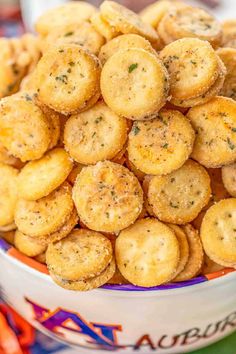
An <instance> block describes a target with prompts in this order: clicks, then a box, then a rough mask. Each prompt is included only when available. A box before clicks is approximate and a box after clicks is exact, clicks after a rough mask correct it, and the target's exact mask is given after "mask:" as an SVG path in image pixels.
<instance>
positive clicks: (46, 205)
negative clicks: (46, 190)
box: [15, 182, 74, 237]
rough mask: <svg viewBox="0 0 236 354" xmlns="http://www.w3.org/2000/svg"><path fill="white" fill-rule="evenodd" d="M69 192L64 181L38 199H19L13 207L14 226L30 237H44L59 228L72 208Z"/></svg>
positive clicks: (69, 188)
mask: <svg viewBox="0 0 236 354" xmlns="http://www.w3.org/2000/svg"><path fill="white" fill-rule="evenodd" d="M71 192H72V191H71V186H70V185H69V184H68V183H66V182H65V183H63V184H62V185H61V186H60V187H59V188H58V189H56V190H54V191H53V192H52V193H51V194H49V195H48V196H46V197H44V198H41V199H39V200H36V201H30V200H24V199H19V200H18V201H17V204H16V209H15V223H16V226H17V227H18V229H19V230H20V231H21V232H23V233H24V234H27V235H29V236H31V237H46V236H47V235H50V234H51V233H54V232H56V231H58V230H60V228H61V227H62V226H63V225H64V224H65V222H66V221H67V220H68V219H69V218H70V216H71V213H72V211H73V208H74V204H73V200H72V196H71Z"/></svg>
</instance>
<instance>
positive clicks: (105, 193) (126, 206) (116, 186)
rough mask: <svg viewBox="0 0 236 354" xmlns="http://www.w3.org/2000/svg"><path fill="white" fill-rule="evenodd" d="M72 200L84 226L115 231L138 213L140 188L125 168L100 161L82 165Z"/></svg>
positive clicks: (139, 210)
mask: <svg viewBox="0 0 236 354" xmlns="http://www.w3.org/2000/svg"><path fill="white" fill-rule="evenodd" d="M73 200H74V202H75V206H76V208H77V211H78V214H79V217H80V219H81V221H82V222H83V223H84V224H85V225H86V226H87V227H89V228H90V229H92V230H95V231H101V232H102V231H103V232H117V231H119V230H122V229H124V228H125V227H128V226H129V225H131V224H132V223H133V222H134V221H135V220H136V219H137V217H138V216H139V214H140V213H141V211H142V207H143V191H142V188H141V186H140V184H139V181H138V180H137V178H136V177H135V176H134V174H133V173H132V172H130V171H129V170H128V169H127V168H125V167H123V166H122V165H120V164H116V163H114V162H111V161H104V162H98V163H97V164H96V165H94V166H87V167H84V168H83V169H82V171H81V172H80V174H79V175H78V177H77V179H76V182H75V184H74V187H73Z"/></svg>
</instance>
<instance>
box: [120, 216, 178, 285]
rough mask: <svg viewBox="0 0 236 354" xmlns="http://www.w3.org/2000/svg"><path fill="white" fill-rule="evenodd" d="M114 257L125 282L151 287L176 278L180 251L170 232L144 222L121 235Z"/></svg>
mask: <svg viewBox="0 0 236 354" xmlns="http://www.w3.org/2000/svg"><path fill="white" fill-rule="evenodd" d="M115 255H116V261H117V267H118V268H119V270H120V272H121V274H122V275H123V276H124V277H125V279H127V280H128V281H130V282H131V283H132V284H134V285H139V286H145V287H151V286H157V285H160V284H163V283H166V282H168V281H170V280H171V279H172V278H173V277H174V276H175V273H176V270H177V268H178V264H179V259H180V250H179V243H178V240H177V238H176V236H175V233H174V231H173V230H172V229H171V228H169V227H168V226H167V225H165V224H163V223H161V222H160V221H158V220H157V219H154V218H147V219H142V220H138V221H136V222H135V223H134V224H133V225H131V226H130V227H128V228H127V229H125V230H122V231H121V233H120V234H119V236H118V238H117V240H116V245H115Z"/></svg>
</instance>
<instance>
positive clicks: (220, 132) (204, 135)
mask: <svg viewBox="0 0 236 354" xmlns="http://www.w3.org/2000/svg"><path fill="white" fill-rule="evenodd" d="M187 117H188V118H189V119H190V122H191V124H192V126H193V128H194V130H195V131H196V133H197V134H196V139H195V144H194V148H193V152H192V155H191V156H192V158H193V159H194V160H197V161H198V162H199V163H200V164H202V165H203V166H205V167H207V168H218V167H221V166H223V165H228V164H230V163H233V162H234V161H235V159H236V102H235V101H234V100H232V99H230V98H227V97H221V96H217V97H214V98H213V99H211V100H210V101H209V102H207V103H205V104H202V105H200V106H197V107H193V108H191V109H190V110H189V111H188V113H187Z"/></svg>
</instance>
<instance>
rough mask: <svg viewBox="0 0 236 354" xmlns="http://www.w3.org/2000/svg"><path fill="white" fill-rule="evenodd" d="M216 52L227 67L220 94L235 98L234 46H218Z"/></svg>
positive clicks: (235, 60) (235, 59) (235, 56)
mask: <svg viewBox="0 0 236 354" xmlns="http://www.w3.org/2000/svg"><path fill="white" fill-rule="evenodd" d="M217 54H218V55H219V57H220V58H221V60H222V61H223V62H224V65H225V67H226V69H227V74H226V77H225V81H224V86H223V88H222V90H221V95H222V96H226V97H230V98H233V99H234V100H236V48H220V49H218V51H217Z"/></svg>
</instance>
